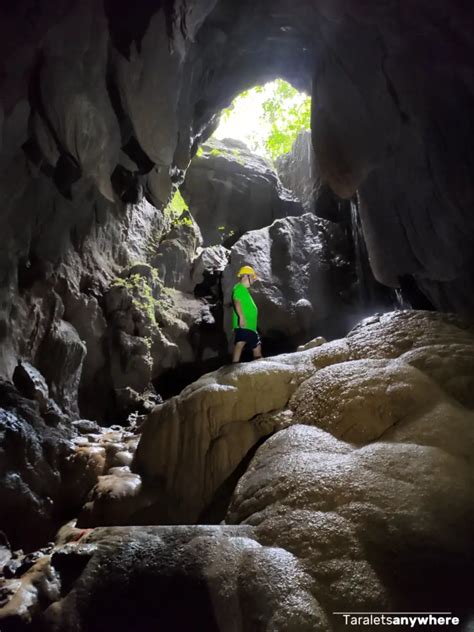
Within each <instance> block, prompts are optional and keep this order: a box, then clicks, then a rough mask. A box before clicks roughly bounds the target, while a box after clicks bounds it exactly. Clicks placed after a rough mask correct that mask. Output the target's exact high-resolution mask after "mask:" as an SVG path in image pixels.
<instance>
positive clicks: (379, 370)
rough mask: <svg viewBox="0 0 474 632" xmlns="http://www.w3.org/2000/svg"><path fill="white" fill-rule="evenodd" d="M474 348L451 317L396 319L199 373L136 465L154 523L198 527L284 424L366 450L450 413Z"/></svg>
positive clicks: (146, 436) (161, 414)
mask: <svg viewBox="0 0 474 632" xmlns="http://www.w3.org/2000/svg"><path fill="white" fill-rule="evenodd" d="M473 345H474V339H473V335H472V333H471V332H469V331H468V330H466V328H465V327H463V326H462V324H460V323H459V322H457V321H456V320H454V319H451V320H450V319H449V318H447V319H442V318H441V317H439V316H436V315H433V316H430V315H429V313H425V312H398V313H397V312H395V313H392V314H386V315H384V316H381V317H377V318H374V319H373V320H369V321H367V322H366V323H364V324H363V326H360V327H359V328H357V329H355V330H354V331H353V332H352V333H351V334H350V335H349V336H348V337H347V338H345V339H342V340H339V341H333V342H331V343H328V344H323V345H322V346H320V347H315V348H312V349H309V350H307V351H303V352H298V353H295V354H287V355H282V356H277V357H275V358H272V359H267V360H262V361H258V362H254V363H251V364H249V365H245V364H244V365H240V366H239V367H232V366H229V367H225V368H222V369H220V370H219V371H217V372H216V373H212V374H209V375H207V376H203V377H202V378H201V379H200V380H198V381H197V382H195V383H194V384H192V385H190V386H189V387H188V388H186V389H185V390H184V391H183V392H182V393H181V394H180V395H179V396H178V397H176V398H173V399H171V400H169V401H168V402H166V403H165V404H164V405H163V406H161V407H159V408H157V409H156V410H155V411H154V412H153V413H152V415H151V416H150V417H149V419H148V420H147V422H146V424H145V427H144V432H143V435H142V439H141V441H140V444H139V448H138V451H137V454H136V458H135V465H134V467H135V469H136V470H137V471H138V472H140V473H141V475H142V476H143V478H144V480H148V481H155V482H156V484H157V485H159V486H160V488H161V489H162V490H163V492H162V493H163V499H164V501H163V502H162V503H159V502H157V504H156V507H155V512H156V517H155V519H156V520H158V521H161V520H163V519H166V520H167V521H172V522H179V521H185V522H190V521H195V520H197V517H198V516H199V515H200V513H201V512H203V511H204V510H205V509H206V508H207V507H208V506H209V505H210V504H211V503H212V501H213V498H214V496H215V494H216V493H217V491H218V489H219V488H220V486H222V485H223V484H224V482H225V481H226V480H227V479H228V478H229V477H230V476H231V475H232V474H233V472H234V471H235V470H236V469H237V467H238V466H239V464H240V463H241V462H242V461H243V459H244V457H245V456H246V455H247V454H248V453H249V451H250V450H251V449H252V447H254V446H255V445H256V444H257V442H258V441H259V440H260V439H261V438H263V437H265V436H268V435H269V434H272V433H274V432H276V431H277V430H279V429H281V428H282V427H285V426H288V425H291V424H294V423H302V424H308V425H311V426H318V427H319V428H321V429H324V430H325V431H329V432H332V433H334V435H335V436H336V437H338V438H345V439H347V440H349V441H352V442H353V443H355V444H365V443H367V442H368V441H374V440H376V439H379V438H380V437H382V436H384V433H385V432H388V431H389V429H391V428H392V427H394V425H395V424H399V423H400V421H402V420H403V421H405V422H407V420H413V422H415V420H417V419H419V418H420V417H421V416H422V415H424V414H425V413H426V410H427V407H428V408H429V407H430V405H434V404H435V403H436V402H438V403H439V405H444V406H446V405H448V404H449V401H450V398H452V397H453V394H454V395H455V396H456V398H457V401H458V404H456V406H458V405H464V406H465V405H466V404H469V403H470V401H471V399H470V389H471V386H472V380H473V375H474V366H473V365H472V362H469V361H468V359H467V358H468V356H469V354H470V353H471V352H472V349H473ZM448 348H452V349H453V350H454V349H456V353H455V354H454V355H451V356H450V357H448V356H449V354H448V352H447V350H448ZM415 363H416V364H415ZM422 367H426V368H425V370H424V371H423V370H420V369H422ZM450 371H451V372H453V373H454V374H455V375H456V376H458V378H457V379H451V380H449V379H448V375H449V373H450ZM455 408H456V407H455ZM456 410H457V409H456ZM456 410H453V412H452V414H451V416H450V418H451V419H454V418H455V417H456V418H458V417H459V414H458V412H456ZM460 415H461V417H460V419H464V418H469V419H470V416H471V413H470V412H468V410H467V409H464V410H463V411H462V412H461V413H460ZM436 418H438V417H436ZM443 432H444V430H443ZM469 436H470V435H469ZM160 455H161V456H160ZM190 471H192V472H193V476H192V479H190V478H189V474H188V473H189V472H190ZM165 499H166V500H165ZM169 499H173V501H171V502H170V500H169ZM150 515H153V514H150Z"/></svg>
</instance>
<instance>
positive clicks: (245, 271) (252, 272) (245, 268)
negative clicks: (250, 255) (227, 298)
mask: <svg viewBox="0 0 474 632" xmlns="http://www.w3.org/2000/svg"><path fill="white" fill-rule="evenodd" d="M246 274H249V275H250V276H251V277H252V278H253V279H256V278H257V273H256V272H255V270H254V269H253V268H252V266H243V267H242V268H240V270H239V271H238V272H237V276H238V277H242V276H244V275H246Z"/></svg>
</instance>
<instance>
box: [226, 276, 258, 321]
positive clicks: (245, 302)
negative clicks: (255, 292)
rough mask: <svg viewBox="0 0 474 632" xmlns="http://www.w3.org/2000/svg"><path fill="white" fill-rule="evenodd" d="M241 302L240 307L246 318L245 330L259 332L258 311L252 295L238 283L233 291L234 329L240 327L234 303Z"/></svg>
mask: <svg viewBox="0 0 474 632" xmlns="http://www.w3.org/2000/svg"><path fill="white" fill-rule="evenodd" d="M236 300H237V301H239V303H240V306H241V307H242V312H243V314H244V318H245V329H251V330H252V331H257V316H258V309H257V306H256V305H255V303H254V300H253V298H252V295H251V294H250V292H249V291H248V289H247V288H246V287H245V285H242V283H236V285H234V288H233V290H232V304H233V311H232V327H233V328H234V329H237V328H238V327H240V325H239V315H238V314H237V312H236V311H235V303H234V301H236Z"/></svg>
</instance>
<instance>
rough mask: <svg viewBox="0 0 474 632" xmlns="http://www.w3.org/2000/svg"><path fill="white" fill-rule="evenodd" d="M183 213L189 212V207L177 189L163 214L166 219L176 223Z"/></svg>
mask: <svg viewBox="0 0 474 632" xmlns="http://www.w3.org/2000/svg"><path fill="white" fill-rule="evenodd" d="M183 211H189V207H188V205H187V204H186V202H185V201H184V200H183V196H182V195H181V191H180V190H179V189H176V191H175V193H174V195H173V197H172V198H171V201H170V202H169V203H168V205H167V206H166V207H165V209H164V211H163V213H164V215H165V217H168V218H169V219H170V220H171V221H174V220H176V219H178V218H179V217H181V215H182V213H183Z"/></svg>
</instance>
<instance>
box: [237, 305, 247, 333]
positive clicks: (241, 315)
mask: <svg viewBox="0 0 474 632" xmlns="http://www.w3.org/2000/svg"><path fill="white" fill-rule="evenodd" d="M234 305H235V311H236V312H237V315H238V317H239V327H241V328H243V329H245V325H246V323H245V318H244V312H243V311H242V305H241V304H240V301H239V300H238V299H234Z"/></svg>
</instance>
